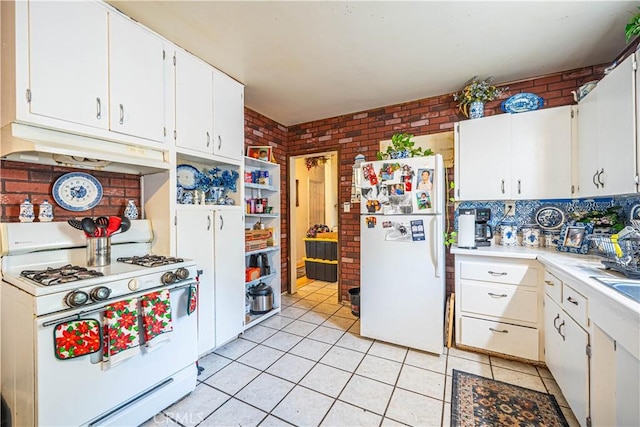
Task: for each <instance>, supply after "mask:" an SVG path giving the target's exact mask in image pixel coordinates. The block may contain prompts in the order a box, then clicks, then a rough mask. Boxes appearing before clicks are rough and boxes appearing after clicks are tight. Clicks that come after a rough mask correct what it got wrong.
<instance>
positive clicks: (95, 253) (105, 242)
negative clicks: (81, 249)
mask: <svg viewBox="0 0 640 427" xmlns="http://www.w3.org/2000/svg"><path fill="white" fill-rule="evenodd" d="M109 264H111V237H87V266H88V267H102V266H105V265H109Z"/></svg>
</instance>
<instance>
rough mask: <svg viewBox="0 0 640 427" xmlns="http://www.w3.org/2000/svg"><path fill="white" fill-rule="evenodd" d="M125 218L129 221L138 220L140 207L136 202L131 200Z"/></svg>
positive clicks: (125, 209) (125, 211) (125, 210)
mask: <svg viewBox="0 0 640 427" xmlns="http://www.w3.org/2000/svg"><path fill="white" fill-rule="evenodd" d="M124 216H125V218H128V219H138V207H137V206H136V202H135V200H129V201H128V202H127V207H126V208H124Z"/></svg>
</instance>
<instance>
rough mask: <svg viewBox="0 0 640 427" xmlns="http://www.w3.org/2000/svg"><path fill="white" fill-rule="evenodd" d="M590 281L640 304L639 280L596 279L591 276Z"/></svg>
mask: <svg viewBox="0 0 640 427" xmlns="http://www.w3.org/2000/svg"><path fill="white" fill-rule="evenodd" d="M591 278H592V279H595V280H597V281H598V282H600V283H602V284H604V285H607V286H609V287H610V288H613V289H615V290H616V291H618V292H620V293H621V294H623V295H624V296H626V297H628V298H631V299H632V300H634V301H635V302H637V303H640V280H629V279H618V278H611V277H597V276H592V277H591Z"/></svg>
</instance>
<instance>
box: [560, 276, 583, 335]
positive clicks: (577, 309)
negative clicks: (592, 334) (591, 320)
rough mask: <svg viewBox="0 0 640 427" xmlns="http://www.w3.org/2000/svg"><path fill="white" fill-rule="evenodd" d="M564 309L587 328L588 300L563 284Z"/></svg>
mask: <svg viewBox="0 0 640 427" xmlns="http://www.w3.org/2000/svg"><path fill="white" fill-rule="evenodd" d="M561 305H562V308H563V309H564V311H566V312H567V314H568V315H569V316H571V317H573V319H574V320H575V321H576V322H578V323H580V324H581V325H582V326H583V327H584V328H586V327H587V317H588V311H587V308H588V307H587V298H586V297H585V296H583V295H582V294H581V293H579V292H578V291H576V290H575V289H573V288H572V287H571V286H569V285H567V284H566V283H563V284H562V304H561Z"/></svg>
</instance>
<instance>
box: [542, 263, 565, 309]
mask: <svg viewBox="0 0 640 427" xmlns="http://www.w3.org/2000/svg"><path fill="white" fill-rule="evenodd" d="M544 291H545V293H546V294H547V295H549V296H550V297H551V299H552V300H554V301H555V302H557V303H558V304H559V303H560V301H562V280H560V279H558V278H557V277H556V276H554V275H553V274H551V273H549V272H548V271H545V272H544Z"/></svg>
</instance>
